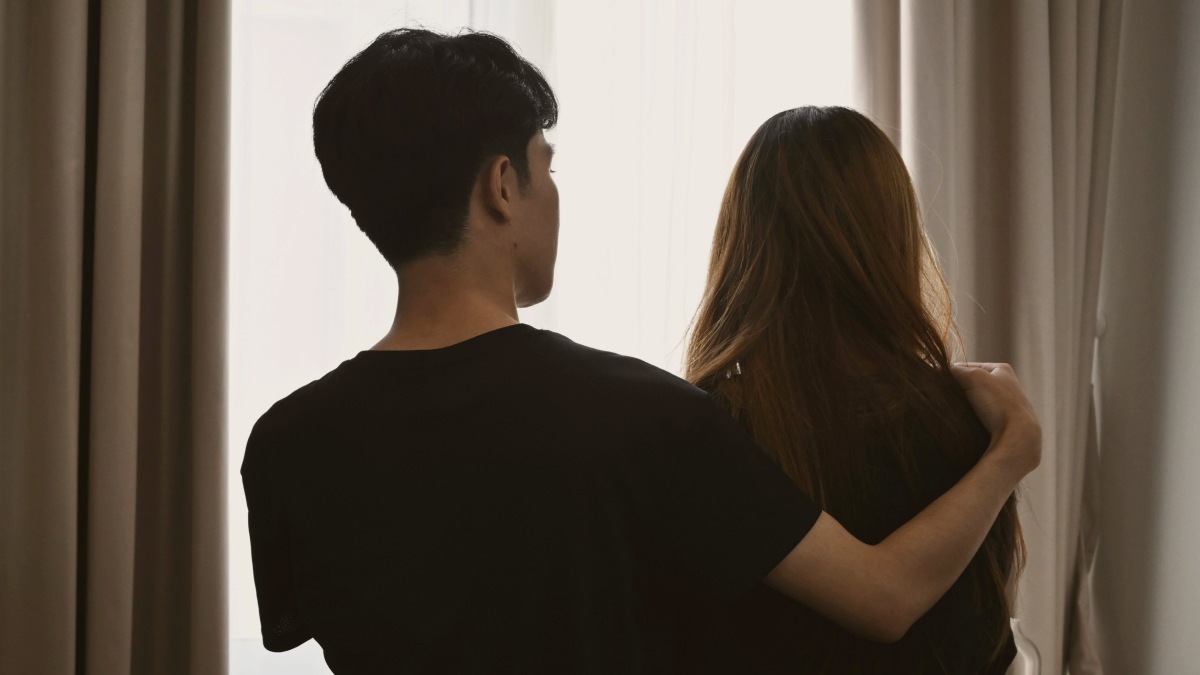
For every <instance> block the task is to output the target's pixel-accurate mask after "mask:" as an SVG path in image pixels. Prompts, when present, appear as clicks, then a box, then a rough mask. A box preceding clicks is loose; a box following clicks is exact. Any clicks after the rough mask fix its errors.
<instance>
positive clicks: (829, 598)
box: [765, 364, 1042, 642]
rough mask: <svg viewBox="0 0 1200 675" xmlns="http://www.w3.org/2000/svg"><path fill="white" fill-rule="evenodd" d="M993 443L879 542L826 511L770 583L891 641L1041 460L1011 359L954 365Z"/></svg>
mask: <svg viewBox="0 0 1200 675" xmlns="http://www.w3.org/2000/svg"><path fill="white" fill-rule="evenodd" d="M954 374H955V377H956V378H957V379H958V380H959V382H960V384H962V385H963V388H964V389H965V390H966V393H967V397H968V398H969V399H970V401H971V404H972V405H973V406H974V407H975V410H976V413H977V414H978V415H979V418H980V420H981V421H982V422H983V424H984V426H986V427H987V428H988V430H989V431H991V432H992V443H991V445H990V446H989V447H988V450H987V452H985V453H984V455H983V457H982V458H981V459H980V460H979V463H978V464H976V465H975V466H974V467H973V468H972V469H971V470H970V471H968V472H967V474H966V475H965V476H963V478H962V480H960V481H959V482H958V483H957V484H956V485H955V486H954V487H952V488H951V489H950V490H949V491H947V492H946V493H945V494H944V495H942V496H941V497H939V498H938V499H937V500H936V501H934V502H933V503H932V504H930V505H929V506H928V507H926V508H925V510H924V511H922V512H921V513H919V514H917V515H916V516H915V517H914V518H913V519H912V520H910V521H909V522H908V523H906V524H905V525H904V526H902V527H901V528H900V529H898V530H896V531H895V532H893V533H892V534H891V535H890V536H889V537H888V538H887V539H885V540H883V541H882V542H880V543H879V544H877V545H875V546H869V545H867V544H864V543H862V542H861V541H859V540H858V539H856V538H855V537H854V536H853V535H851V534H850V533H849V532H847V531H846V530H845V528H843V527H842V526H841V524H839V523H838V522H837V521H836V520H834V518H833V517H832V516H830V515H829V514H828V513H822V514H821V516H820V518H819V519H818V520H817V522H816V524H815V525H814V526H813V528H812V529H811V530H810V531H809V533H808V534H807V535H806V536H805V537H804V538H803V539H802V540H801V541H800V543H799V544H797V545H796V547H795V548H794V549H792V551H791V553H789V554H788V555H787V557H786V558H784V560H783V561H782V562H780V563H779V565H777V566H776V567H775V569H774V570H772V571H771V572H770V574H768V575H767V577H766V579H765V582H766V583H767V584H768V585H769V586H771V587H772V588H774V589H775V590H777V591H779V592H780V593H783V594H785V595H787V596H789V597H791V598H792V599H793V600H795V601H797V602H801V603H803V604H805V605H808V606H809V607H811V608H813V609H815V610H816V611H818V612H820V613H822V614H824V615H825V616H827V617H829V618H830V619H832V620H834V621H836V622H837V623H839V624H841V625H842V626H844V627H846V628H847V629H848V630H851V631H854V632H856V633H858V634H860V635H862V636H863V637H866V638H869V639H872V640H877V641H881V642H894V641H896V640H899V639H900V638H901V637H903V636H904V634H905V633H906V632H908V629H909V628H910V627H911V626H912V625H913V623H915V622H916V621H917V619H919V618H921V616H922V615H924V614H925V612H927V611H929V608H931V607H932V606H933V605H934V603H936V602H937V601H938V599H939V598H941V597H942V595H943V594H945V592H946V591H947V590H949V588H950V586H951V585H952V584H953V583H954V581H955V580H956V579H958V577H959V575H961V574H962V572H963V570H964V569H966V567H967V564H968V563H970V561H971V558H972V557H974V555H975V552H976V551H977V550H978V549H979V546H980V545H981V544H982V543H983V539H984V537H985V536H986V535H987V533H988V530H990V529H991V527H992V523H993V522H994V521H995V519H996V515H997V514H999V512H1000V509H1001V508H1002V507H1003V506H1004V502H1005V501H1006V500H1007V499H1008V497H1009V495H1011V494H1012V492H1013V490H1015V489H1016V487H1017V483H1018V482H1019V481H1020V480H1021V478H1023V477H1024V476H1025V475H1026V474H1027V473H1029V472H1030V471H1032V470H1033V469H1034V468H1036V467H1037V465H1038V463H1039V462H1040V461H1041V443H1042V436H1041V427H1040V426H1039V424H1038V422H1037V418H1036V417H1035V416H1034V414H1033V409H1032V406H1031V405H1030V404H1029V400H1028V399H1027V398H1026V397H1025V394H1024V392H1022V391H1021V387H1020V384H1019V383H1018V382H1017V378H1016V376H1015V375H1014V374H1013V372H1012V369H1011V368H1010V367H1009V366H1008V365H1007V364H964V365H963V366H957V365H956V366H954Z"/></svg>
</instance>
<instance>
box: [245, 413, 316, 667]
mask: <svg viewBox="0 0 1200 675" xmlns="http://www.w3.org/2000/svg"><path fill="white" fill-rule="evenodd" d="M263 426H264V425H263V422H262V421H261V420H260V422H259V423H258V424H256V425H255V427H254V430H253V431H251V433H250V439H249V441H248V442H247V444H246V455H245V458H244V459H243V461H242V487H243V489H244V490H245V492H246V507H247V509H248V511H249V513H248V517H249V524H250V555H251V559H252V561H253V565H254V588H255V592H256V593H257V595H258V614H259V621H260V622H261V626H262V639H263V646H264V647H266V648H267V649H268V650H270V651H273V652H283V651H287V650H289V649H293V648H295V647H298V646H299V645H301V644H303V643H304V642H306V641H307V640H308V639H309V638H310V637H312V635H311V633H310V632H309V630H308V628H307V627H306V626H305V625H304V623H303V621H301V619H300V615H299V612H298V610H297V608H296V593H295V587H294V583H293V576H292V564H291V559H290V556H289V549H290V546H289V542H288V531H287V519H286V516H285V514H284V511H283V508H282V505H281V503H280V500H279V498H278V494H277V492H276V490H275V489H274V487H273V482H272V480H271V473H270V471H269V470H268V465H267V460H268V457H269V453H270V450H271V448H270V443H271V441H270V439H268V437H267V436H268V434H267V433H265V432H264V431H263Z"/></svg>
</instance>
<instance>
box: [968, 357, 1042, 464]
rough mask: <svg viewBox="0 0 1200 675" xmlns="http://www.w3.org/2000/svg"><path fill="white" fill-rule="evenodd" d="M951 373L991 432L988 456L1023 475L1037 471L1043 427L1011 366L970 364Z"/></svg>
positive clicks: (1003, 364) (1040, 454) (1004, 364)
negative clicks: (1001, 461)
mask: <svg viewBox="0 0 1200 675" xmlns="http://www.w3.org/2000/svg"><path fill="white" fill-rule="evenodd" d="M950 370H951V372H952V373H953V374H954V378H955V379H956V380H958V383H959V384H960V385H961V386H962V388H963V390H964V391H965V392H966V395H967V399H968V400H969V401H970V402H971V406H972V407H974V408H975V414H976V415H978V416H979V420H980V421H981V422H982V423H983V425H984V426H985V427H987V429H988V431H990V432H991V433H992V444H991V447H990V448H989V449H988V453H987V454H986V455H985V457H988V456H993V457H994V459H997V460H1003V461H1004V462H1005V463H1006V464H1008V465H1009V466H1011V467H1012V468H1013V469H1014V470H1016V471H1018V472H1020V475H1022V476H1023V475H1025V474H1027V473H1029V472H1030V471H1033V470H1034V469H1036V468H1037V466H1038V464H1039V463H1041V459H1042V426H1041V424H1040V423H1039V422H1038V419H1037V415H1036V414H1034V411H1033V404H1031V403H1030V402H1029V397H1028V396H1026V395H1025V391H1024V390H1023V389H1022V388H1021V383H1020V382H1019V381H1018V380H1017V375H1016V373H1014V372H1013V369H1012V366H1010V365H1008V364H1007V363H977V362H967V363H955V364H953V365H951V366H950Z"/></svg>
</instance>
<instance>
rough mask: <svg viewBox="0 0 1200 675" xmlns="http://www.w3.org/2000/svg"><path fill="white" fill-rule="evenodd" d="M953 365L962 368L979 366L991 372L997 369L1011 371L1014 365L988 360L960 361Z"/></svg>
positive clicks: (978, 367)
mask: <svg viewBox="0 0 1200 675" xmlns="http://www.w3.org/2000/svg"><path fill="white" fill-rule="evenodd" d="M951 365H953V366H958V367H960V368H977V369H980V370H985V371H987V372H989V373H991V372H995V371H997V370H1001V371H1009V372H1011V371H1012V366H1010V365H1008V364H1007V363H991V362H987V361H959V362H957V363H953V364H951Z"/></svg>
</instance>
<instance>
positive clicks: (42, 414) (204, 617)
mask: <svg viewBox="0 0 1200 675" xmlns="http://www.w3.org/2000/svg"><path fill="white" fill-rule="evenodd" d="M228 54H229V7H228V0H90V1H89V0H0V326H2V330H0V672H2V673H37V674H39V675H66V674H67V673H86V674H88V675H93V674H99V675H109V674H116V673H172V674H175V673H205V674H208V673H222V672H225V670H226V667H227V666H226V660H227V657H226V646H225V643H226V628H225V624H226V610H225V598H226V591H225V570H224V567H225V529H226V524H225V479H226V476H225V449H224V443H225V405H224V400H225V398H224V397H225V394H224V379H225V283H226V282H225V279H226V274H225V262H226V261H225V256H226V253H225V250H226V247H225V240H226V204H227V190H228V189H227V169H226V165H227V152H228V151H227V137H228V124H229V122H228V112H227V108H228V87H229V82H228V73H229V57H228Z"/></svg>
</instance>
